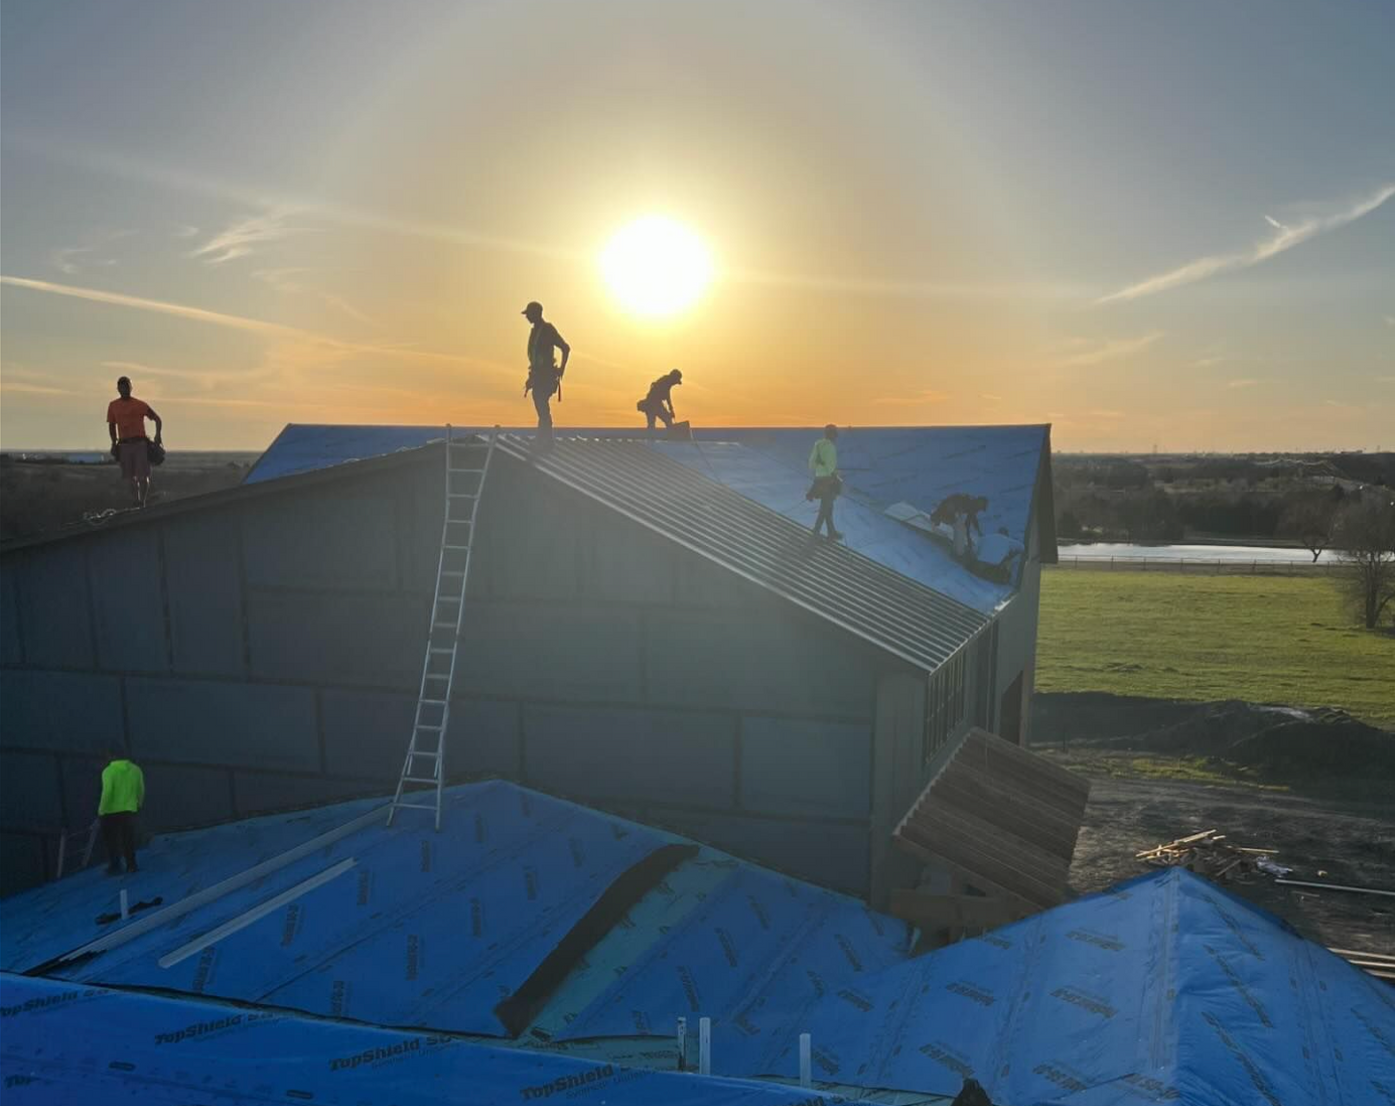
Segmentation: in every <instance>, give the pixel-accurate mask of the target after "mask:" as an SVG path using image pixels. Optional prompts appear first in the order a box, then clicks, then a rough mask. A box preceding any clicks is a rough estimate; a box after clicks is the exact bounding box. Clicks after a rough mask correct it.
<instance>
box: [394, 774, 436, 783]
mask: <svg viewBox="0 0 1395 1106" xmlns="http://www.w3.org/2000/svg"><path fill="white" fill-rule="evenodd" d="M402 782H403V783H435V782H436V777H435V776H403V777H402Z"/></svg>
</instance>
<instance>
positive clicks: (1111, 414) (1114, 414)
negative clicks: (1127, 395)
mask: <svg viewBox="0 0 1395 1106" xmlns="http://www.w3.org/2000/svg"><path fill="white" fill-rule="evenodd" d="M1085 413H1086V414H1087V415H1089V416H1090V418H1092V419H1122V418H1124V417H1125V413H1124V412H1123V411H1113V410H1105V409H1103V408H1098V407H1097V408H1095V409H1094V410H1092V411H1086V412H1085Z"/></svg>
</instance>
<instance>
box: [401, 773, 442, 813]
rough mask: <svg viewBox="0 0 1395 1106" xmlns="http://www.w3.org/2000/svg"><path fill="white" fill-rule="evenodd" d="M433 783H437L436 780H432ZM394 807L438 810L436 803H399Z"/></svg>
mask: <svg viewBox="0 0 1395 1106" xmlns="http://www.w3.org/2000/svg"><path fill="white" fill-rule="evenodd" d="M431 782H432V783H435V782H436V781H435V780H432V781H431ZM392 805H393V806H395V807H407V808H408V809H409V810H435V809H436V804H435V803H404V802H401V801H398V802H395V803H393V804H392Z"/></svg>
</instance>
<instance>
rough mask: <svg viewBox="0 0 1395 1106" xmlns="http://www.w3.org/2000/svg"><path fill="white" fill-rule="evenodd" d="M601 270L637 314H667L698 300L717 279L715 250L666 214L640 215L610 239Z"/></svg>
mask: <svg viewBox="0 0 1395 1106" xmlns="http://www.w3.org/2000/svg"><path fill="white" fill-rule="evenodd" d="M600 267H601V275H602V276H603V277H604V278H605V282H606V285H607V286H608V287H609V288H610V291H611V294H612V295H614V296H615V298H616V299H617V300H619V301H620V303H621V304H623V305H624V307H625V308H626V309H627V310H629V311H632V312H634V313H635V314H636V315H643V316H646V317H648V318H664V317H666V316H669V315H676V314H678V313H679V312H680V311H683V310H686V309H687V308H689V307H691V306H692V305H693V304H694V303H696V302H697V301H698V300H699V299H700V298H701V297H702V294H703V292H705V291H706V290H707V286H708V284H710V283H711V282H712V254H711V252H710V251H709V250H708V249H707V245H706V243H704V242H703V240H702V239H701V238H699V237H698V236H697V235H696V234H695V233H694V232H693V231H691V230H690V229H688V228H687V227H685V226H684V225H683V224H682V223H678V222H675V221H674V220H673V219H669V218H667V217H665V216H663V215H648V216H645V217H644V218H643V219H636V220H635V221H634V222H633V223H630V224H628V225H626V226H624V227H621V228H620V230H618V231H616V232H615V234H614V236H613V237H612V238H611V239H610V241H609V242H607V243H606V246H605V248H604V249H603V250H602V251H601V255H600Z"/></svg>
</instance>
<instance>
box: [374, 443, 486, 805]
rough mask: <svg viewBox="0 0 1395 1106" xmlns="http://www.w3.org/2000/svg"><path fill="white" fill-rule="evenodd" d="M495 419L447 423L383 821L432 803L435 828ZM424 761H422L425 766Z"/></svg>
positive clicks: (444, 775) (444, 772)
mask: <svg viewBox="0 0 1395 1106" xmlns="http://www.w3.org/2000/svg"><path fill="white" fill-rule="evenodd" d="M498 436H499V428H498V427H497V426H496V427H495V428H494V431H493V432H492V433H491V434H490V435H489V440H488V442H481V441H480V440H479V438H478V436H477V435H474V434H471V435H469V436H468V437H466V438H455V437H452V435H451V428H450V426H449V425H447V427H446V448H445V454H446V505H445V512H444V521H443V522H442V523H441V557H440V560H439V561H438V562H437V567H436V594H435V596H434V597H433V599H432V601H431V627H430V629H429V630H428V631H427V635H426V659H425V660H424V661H423V662H422V666H421V689H420V690H419V691H418V692H417V709H416V714H415V716H414V717H413V719H412V740H411V743H410V744H409V745H408V746H407V756H406V759H405V760H404V761H403V762H402V775H401V777H400V778H399V779H398V781H397V793H396V794H395V795H393V797H392V807H391V809H390V810H389V811H388V820H387V824H388V825H392V820H393V818H395V817H396V816H397V812H398V811H399V810H401V809H403V808H408V809H413V810H431V811H434V812H435V814H436V829H437V830H439V829H440V828H441V787H442V785H443V783H444V781H445V778H446V727H447V726H448V725H449V724H450V697H451V692H452V691H453V690H454V689H455V662H456V659H457V657H458V656H459V650H460V630H461V627H462V626H464V624H465V586H466V584H467V583H468V582H469V579H470V550H471V548H472V547H473V546H474V544H475V518H476V516H477V515H478V514H479V509H480V499H481V497H482V496H483V495H484V482H485V479H486V477H488V475H489V464H490V462H491V461H492V460H493V459H494V444H495V441H496V440H497V439H498ZM427 766H429V771H428V768H427ZM408 784H428V785H430V786H431V788H432V789H433V791H432V793H431V794H432V801H431V802H429V803H427V802H410V801H406V800H404V798H403V788H405V787H406V786H407V785H408ZM427 793H428V792H427V791H426V790H425V789H419V790H416V791H409V792H407V800H410V799H414V798H419V797H421V796H423V795H425V794H427Z"/></svg>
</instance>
